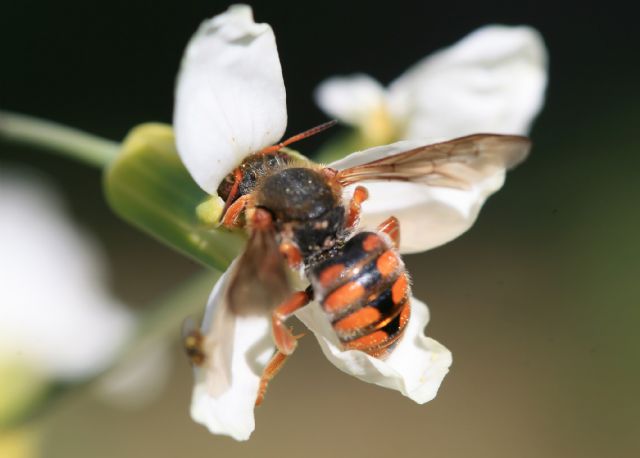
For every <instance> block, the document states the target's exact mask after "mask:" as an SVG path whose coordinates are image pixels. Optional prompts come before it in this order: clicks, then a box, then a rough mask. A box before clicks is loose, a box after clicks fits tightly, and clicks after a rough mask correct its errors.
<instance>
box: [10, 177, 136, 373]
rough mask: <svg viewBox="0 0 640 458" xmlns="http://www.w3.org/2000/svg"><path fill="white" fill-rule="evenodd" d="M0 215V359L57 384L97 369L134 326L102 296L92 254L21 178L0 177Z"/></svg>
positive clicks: (40, 188)
mask: <svg viewBox="0 0 640 458" xmlns="http://www.w3.org/2000/svg"><path fill="white" fill-rule="evenodd" d="M0 215H2V224H1V225H0V253H2V255H0V278H1V279H2V280H1V281H0V282H1V284H2V287H1V288H0V359H4V360H6V359H11V358H17V360H18V362H20V363H22V364H26V365H27V366H29V367H30V368H32V369H33V370H34V371H36V372H39V373H41V374H43V375H45V376H48V377H52V378H60V379H77V378H82V377H86V376H89V375H91V374H94V373H96V372H98V371H100V370H102V369H104V368H105V367H106V366H107V365H108V364H109V363H110V362H111V360H112V358H113V357H114V356H115V355H116V354H117V352H118V351H119V350H120V348H121V346H122V345H123V343H124V342H125V340H126V339H127V338H129V336H130V333H131V332H132V330H133V325H134V320H133V316H132V314H131V313H130V312H129V311H128V310H126V309H125V308H124V307H123V306H122V304H120V303H119V302H118V301H117V300H116V299H115V298H114V297H113V296H112V295H111V294H110V293H109V292H108V290H107V288H106V283H107V278H106V275H105V272H104V271H103V268H102V267H103V265H104V259H103V258H102V256H101V253H100V250H99V249H98V248H99V247H98V246H97V245H96V244H95V243H94V242H93V240H91V239H89V238H88V237H87V235H86V234H84V233H83V232H81V231H80V230H79V229H78V228H77V227H75V226H74V225H73V224H72V222H71V221H70V220H69V219H68V218H67V216H66V215H65V209H64V208H63V206H62V205H61V202H60V201H59V200H58V198H57V194H56V192H55V189H52V188H50V187H49V186H46V185H44V184H43V183H42V182H41V181H39V180H37V179H36V178H35V177H34V176H32V175H30V174H27V173H24V172H19V171H17V170H6V169H4V170H1V171H0Z"/></svg>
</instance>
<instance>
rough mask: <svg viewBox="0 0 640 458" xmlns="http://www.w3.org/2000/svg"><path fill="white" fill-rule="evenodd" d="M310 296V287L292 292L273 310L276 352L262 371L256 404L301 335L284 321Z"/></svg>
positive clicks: (260, 401)
mask: <svg viewBox="0 0 640 458" xmlns="http://www.w3.org/2000/svg"><path fill="white" fill-rule="evenodd" d="M311 297H312V291H311V288H307V290H305V291H298V292H297V293H294V294H293V295H292V296H291V298H289V299H288V300H287V301H285V302H283V303H282V304H280V305H279V306H278V307H277V308H276V309H275V310H274V311H273V315H272V318H271V320H272V321H271V323H272V330H273V340H274V342H275V344H276V348H277V350H276V353H275V354H274V355H273V357H272V358H271V360H270V361H269V363H268V364H267V366H266V367H265V368H264V371H262V377H261V379H260V390H259V391H258V397H257V398H256V405H257V406H258V405H260V404H262V401H263V400H264V394H265V392H266V391H267V385H268V384H269V382H270V381H271V379H272V378H273V377H275V376H276V374H277V373H278V372H279V371H280V369H282V366H283V365H284V363H285V362H286V361H287V358H288V357H289V355H291V353H293V352H294V350H295V349H296V346H297V345H298V339H299V338H300V337H302V335H298V336H294V335H293V333H292V332H291V330H290V329H288V328H287V327H286V326H285V322H286V321H287V319H288V318H290V317H291V316H292V315H293V314H294V313H295V312H296V310H298V309H300V308H301V307H304V306H305V305H307V304H308V303H309V301H310V300H311Z"/></svg>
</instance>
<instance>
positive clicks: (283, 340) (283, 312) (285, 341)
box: [271, 289, 311, 355]
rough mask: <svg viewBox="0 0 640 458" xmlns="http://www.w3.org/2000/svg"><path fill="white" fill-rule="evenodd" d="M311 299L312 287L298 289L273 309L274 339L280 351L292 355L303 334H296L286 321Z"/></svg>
mask: <svg viewBox="0 0 640 458" xmlns="http://www.w3.org/2000/svg"><path fill="white" fill-rule="evenodd" d="M310 300H311V291H310V289H307V290H305V291H298V292H297V293H293V295H292V296H291V297H290V298H289V299H288V300H286V301H285V302H283V303H282V304H280V305H279V306H278V307H276V309H275V310H274V311H273V315H272V316H271V330H272V331H273V341H274V342H275V344H276V347H277V348H278V351H279V352H280V353H283V354H285V355H290V354H291V353H293V351H294V350H295V349H296V346H297V345H298V339H299V338H300V337H302V336H294V335H293V334H292V333H291V330H290V329H289V328H287V327H286V326H285V322H286V321H287V319H289V317H291V315H293V314H294V313H295V312H296V310H298V309H299V308H301V307H304V306H305V305H307V304H308V303H309V301H310Z"/></svg>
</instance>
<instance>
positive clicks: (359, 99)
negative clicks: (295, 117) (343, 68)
mask: <svg viewBox="0 0 640 458" xmlns="http://www.w3.org/2000/svg"><path fill="white" fill-rule="evenodd" d="M314 95H315V99H316V103H317V104H318V105H319V106H320V108H322V110H324V111H325V113H327V114H328V115H329V116H331V117H333V118H336V119H338V120H339V121H342V122H344V123H346V124H351V125H354V126H362V125H364V124H367V123H368V122H369V121H370V118H371V117H372V116H373V115H374V114H375V113H376V112H378V111H379V110H384V109H385V108H386V89H385V88H383V87H382V85H381V84H380V83H379V82H377V81H376V80H374V79H373V78H371V77H370V76H368V75H364V74H361V73H359V74H355V75H350V76H344V77H332V78H329V79H327V80H326V81H323V82H322V83H321V84H320V86H318V87H317V88H316V90H315V94H314Z"/></svg>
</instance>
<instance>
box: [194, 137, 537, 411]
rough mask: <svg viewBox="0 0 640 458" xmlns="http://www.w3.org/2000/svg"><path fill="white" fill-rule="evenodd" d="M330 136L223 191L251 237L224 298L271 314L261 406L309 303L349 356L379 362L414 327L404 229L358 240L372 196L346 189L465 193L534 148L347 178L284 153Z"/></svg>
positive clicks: (493, 141)
mask: <svg viewBox="0 0 640 458" xmlns="http://www.w3.org/2000/svg"><path fill="white" fill-rule="evenodd" d="M326 127H328V125H323V126H319V127H318V128H316V129H312V130H311V131H308V132H305V133H303V134H300V135H299V136H296V137H293V138H292V139H290V140H288V141H287V142H284V143H281V144H278V145H274V146H272V147H269V148H266V149H265V150H263V151H260V152H258V153H255V154H252V155H250V156H248V157H247V158H246V159H245V160H244V161H243V162H242V164H240V166H238V167H237V168H236V169H235V170H234V171H233V172H232V173H230V174H229V175H228V176H227V177H226V178H225V179H224V180H223V182H222V183H221V184H220V186H219V188H218V193H219V195H220V196H221V197H222V198H223V199H225V201H226V204H225V207H224V211H223V214H222V217H221V224H222V225H223V226H224V227H227V228H234V227H244V228H246V229H247V230H248V232H249V240H248V243H247V246H246V249H245V251H244V253H243V254H242V255H241V257H240V259H239V261H238V262H237V263H236V264H235V268H234V271H233V272H232V273H231V279H230V282H229V284H228V289H227V291H226V294H227V302H228V304H229V307H230V310H231V312H232V313H238V314H242V313H249V311H248V310H247V309H246V306H247V304H251V305H252V306H255V305H256V304H260V306H261V307H269V308H270V309H272V310H273V314H272V331H273V339H274V343H275V345H276V347H277V352H276V354H275V355H274V357H273V358H272V360H271V362H270V363H269V364H268V365H267V367H266V368H265V370H264V373H263V376H262V383H261V392H260V394H259V396H258V401H257V404H259V403H260V402H261V400H262V398H263V395H264V391H265V389H266V385H267V383H268V382H269V380H270V379H271V378H272V377H273V376H274V375H275V374H276V372H277V371H278V370H279V369H280V367H281V366H282V364H283V363H284V362H285V360H286V357H287V356H288V355H290V354H291V353H292V352H293V351H294V350H295V348H296V344H297V336H294V335H293V334H292V332H291V331H290V329H288V328H287V327H286V325H285V323H286V321H287V319H288V318H289V317H291V316H292V315H293V314H294V312H296V311H297V310H298V309H299V308H301V307H303V306H305V305H306V304H308V303H309V302H310V301H311V300H316V301H317V302H318V303H319V304H320V305H321V306H322V308H323V310H324V312H325V313H326V316H327V319H328V320H329V321H330V322H331V325H332V327H333V329H334V330H335V333H336V335H337V337H338V338H339V341H340V343H341V344H342V346H343V348H344V349H357V350H361V351H363V352H366V353H368V354H370V355H372V356H375V357H384V355H385V353H387V352H389V351H390V349H391V348H392V347H393V345H394V344H395V343H396V342H397V341H398V340H399V339H400V338H402V334H403V332H404V330H405V328H406V326H407V323H408V321H409V319H410V310H411V309H410V297H411V292H410V280H409V276H408V274H407V271H406V269H405V266H404V263H403V262H402V259H401V257H400V255H399V253H398V247H399V243H400V227H399V223H398V220H397V219H396V218H395V217H393V216H392V217H390V218H388V219H387V220H386V221H384V222H383V223H382V224H381V225H380V226H379V227H378V228H377V230H375V231H366V232H364V231H358V230H357V225H358V220H359V215H360V207H361V205H362V203H363V202H364V201H365V200H366V199H367V197H368V192H367V190H366V188H365V187H363V186H359V185H358V186H357V187H356V188H355V191H354V192H353V195H352V197H351V198H350V200H349V201H348V202H345V201H344V196H343V195H344V194H345V193H344V189H345V187H346V186H348V185H352V184H356V183H360V182H366V181H368V180H377V181H380V180H401V181H406V182H418V183H424V184H425V185H429V186H435V187H454V188H465V187H467V186H471V185H472V184H473V183H474V182H475V181H477V180H481V179H483V178H485V177H486V174H488V173H491V171H495V166H496V165H499V166H501V167H507V168H509V167H512V166H514V165H516V164H517V163H519V162H520V161H521V160H522V159H524V157H525V156H526V155H527V153H528V151H529V148H530V141H529V140H528V139H527V138H526V137H521V136H513V135H493V134H476V135H470V136H466V137H461V138H457V139H454V140H451V141H447V142H442V143H436V144H431V145H426V146H422V147H419V148H415V149H412V150H410V151H405V152H403V153H400V154H395V155H392V156H388V157H384V158H382V159H378V160H375V161H372V162H369V163H366V164H363V165H359V166H355V167H351V168H346V169H343V170H335V169H332V168H330V167H324V166H320V165H312V164H310V163H307V162H301V161H299V160H297V159H295V158H294V157H292V156H291V155H289V154H287V152H286V151H285V150H283V149H282V148H283V147H284V146H286V145H287V144H289V143H290V142H291V141H293V140H297V139H299V138H304V137H305V136H308V135H310V134H311V133H315V132H317V131H319V130H322V129H324V128H326ZM483 171H485V172H486V173H485V174H483ZM287 266H288V267H289V268H292V269H295V270H298V271H300V272H301V273H302V274H303V275H304V276H305V277H306V278H307V279H308V281H309V283H310V286H309V287H308V288H307V289H306V290H304V291H298V292H292V291H291V287H290V285H289V281H288V272H287ZM191 337H192V339H191V340H190V343H191V344H192V346H191V347H190V352H191V355H192V356H195V358H193V359H192V360H193V362H194V363H196V364H198V363H200V364H201V363H202V359H201V355H202V354H203V352H201V351H198V350H197V348H195V347H194V346H193V344H194V343H195V340H194V338H195V337H196V335H195V334H193V335H191Z"/></svg>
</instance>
